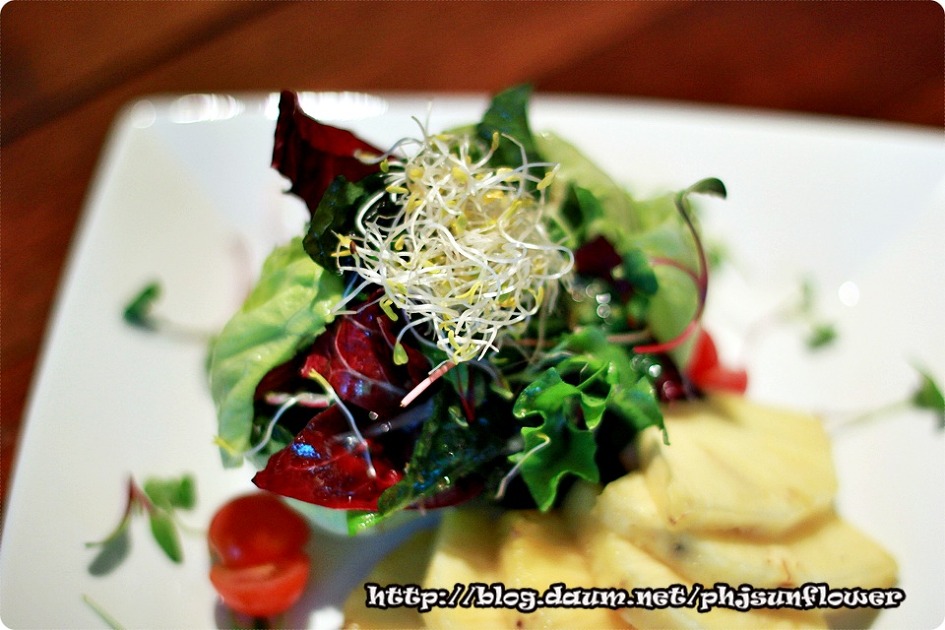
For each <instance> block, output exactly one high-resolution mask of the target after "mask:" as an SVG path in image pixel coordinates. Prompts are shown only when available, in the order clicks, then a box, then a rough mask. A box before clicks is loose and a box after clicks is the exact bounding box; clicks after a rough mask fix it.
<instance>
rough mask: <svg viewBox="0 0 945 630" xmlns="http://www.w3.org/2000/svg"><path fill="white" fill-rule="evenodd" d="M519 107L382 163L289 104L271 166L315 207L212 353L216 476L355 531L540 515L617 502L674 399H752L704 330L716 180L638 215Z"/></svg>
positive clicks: (347, 135)
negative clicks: (598, 490) (456, 510)
mask: <svg viewBox="0 0 945 630" xmlns="http://www.w3.org/2000/svg"><path fill="white" fill-rule="evenodd" d="M529 96H530V89H529V87H527V86H520V87H515V88H512V89H509V90H506V91H504V92H502V93H499V94H497V95H495V96H494V97H493V98H492V100H491V102H490V104H489V106H488V108H487V109H486V111H485V112H484V113H483V116H482V119H481V120H480V121H478V122H476V123H473V124H470V125H468V126H466V127H461V128H456V129H449V130H431V129H428V128H427V126H426V125H425V124H424V123H423V121H421V120H419V119H417V120H416V124H417V133H416V136H415V137H412V138H405V139H403V140H401V141H399V142H397V143H396V144H395V145H394V146H391V147H376V146H373V145H372V144H371V143H370V142H368V141H367V140H364V139H361V138H359V137H357V136H355V135H354V134H353V133H351V132H349V131H346V130H344V129H340V128H337V127H333V126H329V125H326V124H323V123H320V122H318V121H317V120H314V119H312V118H310V117H309V116H307V115H306V114H305V113H304V112H303V111H302V109H301V107H300V104H299V99H298V97H297V95H296V94H293V93H291V92H284V93H283V94H282V95H281V101H280V106H279V110H280V111H279V117H278V121H277V125H276V132H275V143H274V150H273V160H272V164H273V167H274V168H276V169H277V170H278V171H279V172H280V173H281V174H282V175H283V176H285V177H286V179H287V180H288V182H289V183H290V188H289V193H291V194H294V195H297V196H298V197H299V198H301V199H302V200H303V201H304V202H305V205H306V206H307V208H308V210H309V212H310V219H309V221H308V223H307V228H306V231H305V233H304V234H299V235H297V236H296V237H295V238H293V239H292V240H290V241H289V242H287V243H285V244H283V245H281V246H279V247H277V248H276V249H275V250H274V251H273V252H272V254H271V255H270V256H269V257H268V259H267V260H266V261H265V263H264V265H263V267H262V270H261V273H260V277H259V280H258V282H257V284H256V285H255V287H254V288H253V289H252V291H251V293H250V294H249V296H248V297H247V298H246V301H245V303H244V304H243V306H242V308H241V309H240V310H239V311H238V312H237V313H235V314H234V315H233V317H232V318H231V320H230V321H229V322H228V323H227V324H226V325H225V327H224V328H223V330H222V331H221V332H220V334H219V335H218V337H217V338H216V339H215V341H214V344H213V348H212V355H211V363H210V381H211V388H212V394H213V398H214V402H215V405H216V408H217V411H218V423H219V433H218V438H217V442H218V444H219V446H220V452H221V454H222V458H223V462H224V464H225V465H227V466H235V465H239V464H241V463H242V462H243V461H244V460H246V459H249V460H251V461H252V462H253V463H254V464H255V465H256V466H257V468H258V473H257V474H256V476H255V477H254V479H253V481H254V483H255V484H256V485H257V486H259V487H260V488H262V489H264V490H268V491H270V492H273V493H276V494H279V495H283V496H285V497H289V498H292V499H296V500H298V501H301V502H303V503H305V504H310V505H312V506H317V507H318V508H324V509H325V510H326V511H327V512H328V513H329V514H331V515H334V516H335V517H338V516H340V517H341V519H342V520H343V522H344V526H343V527H344V530H345V531H347V532H348V533H349V534H356V533H359V532H363V531H367V530H370V529H371V528H372V527H374V526H376V525H378V524H381V523H385V522H388V521H389V520H391V519H396V518H398V517H402V516H403V515H404V514H408V513H410V512H411V511H418V510H420V511H423V510H429V509H432V508H438V507H443V506H449V505H456V504H460V503H465V502H468V501H482V502H486V503H493V504H497V505H499V506H503V507H513V508H534V509H537V510H539V511H549V510H551V509H552V508H554V507H555V506H556V505H558V504H559V503H560V501H561V499H562V497H563V495H564V493H565V491H566V490H567V489H568V488H569V487H570V486H571V485H572V484H573V483H574V482H575V481H576V480H583V481H584V482H588V483H593V484H605V483H607V482H608V481H610V480H613V479H616V478H617V477H619V476H621V475H623V474H624V473H625V471H626V465H625V462H623V461H622V460H621V456H622V453H624V451H625V447H627V446H628V445H629V444H631V442H632V441H633V440H634V438H635V436H637V435H638V434H639V433H640V432H641V431H643V430H645V429H647V428H650V427H656V428H657V429H658V430H660V431H661V432H662V439H663V441H664V442H667V443H668V442H670V441H671V440H672V436H671V435H670V434H668V433H667V431H666V430H665V427H664V424H663V413H662V410H661V405H663V404H664V403H667V402H670V401H676V400H687V399H694V398H699V397H701V396H702V395H703V393H704V392H706V391H711V390H727V391H733V392H741V391H744V389H745V386H746V376H745V374H744V372H742V371H738V370H731V369H728V368H726V367H724V366H722V365H720V363H719V359H718V355H717V353H716V351H715V347H714V344H713V341H712V339H711V337H710V336H709V335H708V333H707V332H706V331H705V330H703V329H702V327H701V325H700V315H701V313H702V309H703V305H704V303H705V299H706V292H707V289H708V277H709V269H708V267H709V262H708V256H707V254H706V251H705V247H704V246H703V243H702V241H701V238H700V234H699V229H698V217H697V213H696V209H695V208H694V207H693V201H694V197H695V196H697V195H703V194H710V195H719V196H724V195H725V187H724V185H723V183H722V182H721V181H719V180H717V179H713V178H709V179H705V180H702V181H699V182H695V183H693V185H691V186H690V187H688V188H686V189H684V190H681V191H677V192H673V193H668V194H664V195H660V196H657V197H655V198H651V199H637V198H634V197H633V196H631V195H630V194H628V193H627V192H626V191H624V190H623V189H622V188H621V187H620V186H618V185H617V184H616V183H615V182H614V181H613V180H612V179H611V178H610V177H609V176H608V175H607V174H606V173H605V172H603V171H602V170H601V169H600V168H598V167H597V166H596V165H595V164H593V163H592V162H591V161H590V160H589V159H587V158H586V157H585V156H583V155H582V154H581V153H580V152H579V151H578V150H577V149H576V148H575V147H574V146H573V145H571V144H569V143H568V142H567V141H566V140H565V139H563V138H560V137H558V136H556V135H554V134H552V133H547V132H543V133H537V132H534V131H533V130H532V129H531V126H530V123H529V120H528V101H529Z"/></svg>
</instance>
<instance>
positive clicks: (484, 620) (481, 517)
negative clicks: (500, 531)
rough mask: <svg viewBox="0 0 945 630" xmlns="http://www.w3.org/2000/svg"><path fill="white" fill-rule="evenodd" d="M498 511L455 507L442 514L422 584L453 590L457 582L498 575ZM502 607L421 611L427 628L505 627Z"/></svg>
mask: <svg viewBox="0 0 945 630" xmlns="http://www.w3.org/2000/svg"><path fill="white" fill-rule="evenodd" d="M498 516H499V515H498V513H497V512H496V511H494V510H488V509H477V508H458V509H452V510H448V511H447V512H446V513H445V514H444V515H443V520H442V521H441V523H440V528H439V533H438V535H437V538H436V545H435V548H434V551H433V557H432V558H431V559H430V563H429V565H428V567H427V572H426V576H425V577H424V579H423V586H424V588H428V589H431V588H441V589H446V590H447V591H450V592H452V591H453V588H454V587H455V586H456V585H457V584H462V585H463V586H464V587H465V586H468V585H470V584H474V583H479V584H492V583H493V582H498V581H499V580H500V576H499V537H498V535H497V531H496V522H497V521H498ZM505 614H506V611H504V610H503V609H501V608H488V607H476V606H468V607H465V606H460V605H458V606H455V607H436V608H433V609H432V610H431V611H429V612H427V613H424V614H423V621H424V624H425V625H426V626H427V627H428V628H436V629H437V630H450V629H454V628H455V629H459V628H504V627H505V626H506V621H505Z"/></svg>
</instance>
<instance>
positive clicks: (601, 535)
mask: <svg viewBox="0 0 945 630" xmlns="http://www.w3.org/2000/svg"><path fill="white" fill-rule="evenodd" d="M582 539H583V540H584V544H585V546H586V549H587V553H588V557H589V558H590V562H591V570H592V572H593V573H594V577H595V579H596V582H597V583H598V584H608V585H612V586H614V587H617V588H623V589H626V590H627V591H628V592H631V593H632V592H633V590H634V589H653V588H669V587H671V586H673V585H680V586H681V587H682V591H681V592H685V593H689V592H691V590H692V588H693V584H692V582H689V581H687V580H686V579H685V578H684V577H683V576H681V575H679V574H678V573H676V572H675V571H673V570H672V569H671V568H670V567H669V566H667V565H666V564H664V563H662V562H660V561H659V560H657V559H656V558H654V557H653V556H651V555H649V554H648V553H646V552H645V551H643V550H642V549H640V548H639V547H637V546H636V545H634V544H633V543H631V542H630V541H628V540H627V539H626V538H624V537H622V536H620V535H618V534H617V533H616V532H613V531H611V530H609V529H607V528H604V527H596V526H594V525H593V521H592V520H591V521H589V527H588V529H586V530H585V532H584V534H583V535H582ZM619 614H620V616H621V617H622V618H623V620H624V621H626V622H627V623H629V624H631V625H632V626H634V627H636V628H705V629H714V628H723V629H731V630H735V629H739V628H766V629H768V628H771V629H777V628H826V627H827V623H826V621H825V620H824V617H823V615H822V614H820V613H819V612H818V611H795V610H757V609H756V610H751V611H748V612H741V611H738V610H733V609H729V608H710V609H708V610H705V611H700V610H699V609H698V606H697V605H693V606H686V605H683V606H667V607H665V608H656V607H654V608H652V609H647V608H645V607H643V606H634V607H628V608H623V609H621V610H620V611H619Z"/></svg>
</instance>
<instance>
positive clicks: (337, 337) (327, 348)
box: [302, 294, 430, 420]
mask: <svg viewBox="0 0 945 630" xmlns="http://www.w3.org/2000/svg"><path fill="white" fill-rule="evenodd" d="M377 295H379V294H376V295H375V297H377ZM395 326H396V323H395V322H393V321H392V320H391V319H390V317H388V316H387V314H386V313H384V311H383V310H382V309H381V307H380V306H379V305H378V303H377V301H376V299H375V301H374V302H372V303H369V304H368V305H366V306H361V307H360V308H359V309H358V311H357V312H355V313H353V314H350V315H345V316H343V317H339V318H337V319H336V320H335V321H334V322H333V323H332V324H331V325H330V326H329V327H328V329H327V330H326V331H325V332H324V333H322V334H321V335H319V336H318V338H317V339H316V340H315V343H314V344H312V346H311V349H310V350H309V352H308V356H307V357H306V359H305V363H304V365H303V367H302V376H308V375H309V373H310V372H311V371H313V370H314V371H315V372H318V373H319V374H320V375H321V376H323V377H324V378H325V380H327V381H328V383H329V384H330V385H331V386H332V389H334V390H335V394H336V395H337V396H338V397H339V398H340V399H341V400H343V401H344V402H345V403H348V404H352V405H357V406H358V407H360V408H361V409H364V410H366V411H369V412H374V413H375V414H377V418H379V419H381V420H386V419H388V418H390V417H391V416H393V415H396V414H398V413H400V412H401V411H402V409H401V408H400V401H401V400H403V398H404V396H406V395H407V393H408V392H409V391H410V390H411V389H413V388H414V387H415V386H416V385H417V384H418V383H420V381H422V380H423V379H425V378H426V377H427V373H428V372H429V370H430V365H429V363H428V362H427V360H426V358H425V357H424V356H423V354H421V353H420V351H419V350H417V349H416V348H414V347H412V346H411V345H409V344H407V343H404V344H402V345H403V347H404V350H405V351H406V353H407V363H406V364H404V365H395V364H394V359H393V354H394V343H395V342H396V339H397V333H396V331H395Z"/></svg>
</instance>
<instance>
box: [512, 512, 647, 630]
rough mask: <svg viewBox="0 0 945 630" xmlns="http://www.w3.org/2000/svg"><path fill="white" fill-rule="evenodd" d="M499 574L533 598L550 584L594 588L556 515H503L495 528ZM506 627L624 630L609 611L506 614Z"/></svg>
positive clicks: (571, 538)
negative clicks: (498, 533)
mask: <svg viewBox="0 0 945 630" xmlns="http://www.w3.org/2000/svg"><path fill="white" fill-rule="evenodd" d="M500 531H501V532H502V545H501V547H500V549H499V569H500V576H501V578H502V582H503V583H504V584H505V585H506V586H508V587H509V588H531V589H535V590H536V591H537V592H538V593H539V594H541V593H544V592H545V590H546V589H547V588H548V587H550V586H551V585H552V584H556V583H562V584H564V586H566V587H583V588H588V587H591V586H593V585H594V584H595V581H594V578H593V576H592V575H591V571H590V566H589V565H588V561H587V558H586V556H585V554H584V553H583V551H582V550H581V548H580V547H579V546H578V544H577V541H576V540H575V538H574V536H573V535H572V532H571V531H570V529H569V528H568V525H567V523H566V522H565V520H564V518H563V517H562V516H561V515H560V514H556V513H552V514H541V513H539V512H534V511H519V512H508V513H507V514H505V515H504V516H503V517H502V521H501V523H500ZM506 612H507V614H506V624H505V627H507V628H568V629H569V630H579V629H581V628H588V629H590V628H595V629H599V628H611V629H617V628H627V627H629V626H628V624H627V623H626V622H623V621H622V620H621V619H620V617H619V616H618V615H617V613H616V612H615V611H613V610H611V609H610V608H606V607H596V608H589V609H584V608H565V607H542V608H537V609H536V610H534V611H533V612H519V611H516V610H514V609H507V611H506Z"/></svg>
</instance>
